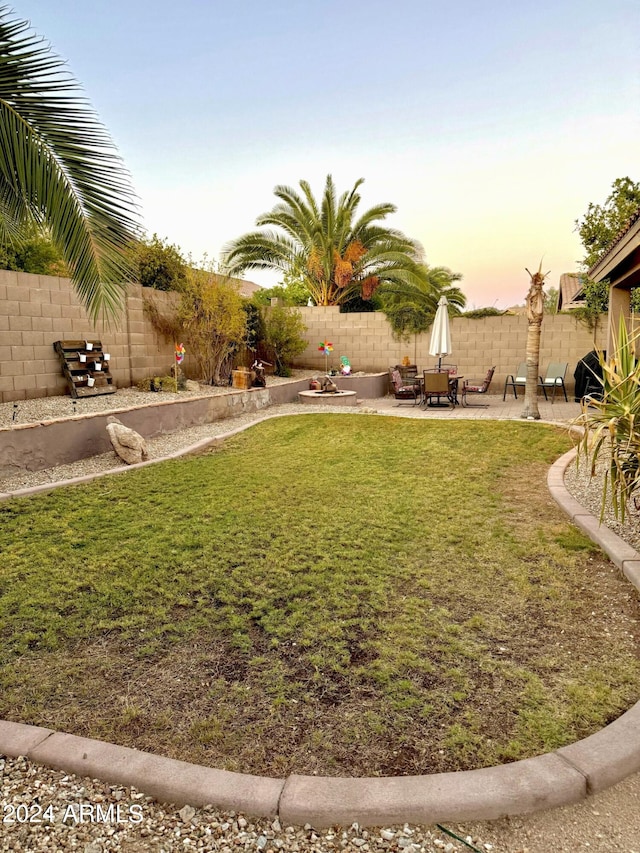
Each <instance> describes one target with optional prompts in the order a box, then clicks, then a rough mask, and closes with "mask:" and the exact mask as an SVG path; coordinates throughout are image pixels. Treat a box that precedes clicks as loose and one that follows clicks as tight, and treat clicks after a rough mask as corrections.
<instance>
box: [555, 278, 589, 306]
mask: <svg viewBox="0 0 640 853" xmlns="http://www.w3.org/2000/svg"><path fill="white" fill-rule="evenodd" d="M581 291H582V276H581V275H580V273H577V272H565V273H562V275H561V276H560V285H559V287H558V311H570V310H571V309H572V308H579V307H580V306H581V305H584V296H583V295H582V293H581Z"/></svg>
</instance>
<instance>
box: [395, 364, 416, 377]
mask: <svg viewBox="0 0 640 853" xmlns="http://www.w3.org/2000/svg"><path fill="white" fill-rule="evenodd" d="M396 370H397V371H398V373H399V374H400V376H402V378H403V379H415V378H416V376H417V375H418V366H417V365H416V364H396Z"/></svg>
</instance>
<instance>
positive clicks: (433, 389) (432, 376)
mask: <svg viewBox="0 0 640 853" xmlns="http://www.w3.org/2000/svg"><path fill="white" fill-rule="evenodd" d="M423 377H424V379H423V385H422V403H423V405H425V406H426V405H431V403H430V400H432V399H433V398H434V397H437V398H438V405H440V397H446V399H447V400H448V401H449V408H451V409H453V406H454V398H453V394H452V393H451V387H450V385H449V373H448V372H447V371H443V370H441V371H435V372H434V371H431V370H425V371H424V372H423Z"/></svg>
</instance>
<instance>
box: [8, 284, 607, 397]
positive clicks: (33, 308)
mask: <svg viewBox="0 0 640 853" xmlns="http://www.w3.org/2000/svg"><path fill="white" fill-rule="evenodd" d="M152 295H153V298H154V299H155V300H156V301H157V302H158V303H159V306H160V307H163V308H164V309H166V310H167V311H170V310H171V308H172V306H173V305H175V304H176V300H177V297H176V295H175V294H171V293H162V292H158V291H152ZM299 310H300V312H301V314H302V317H303V319H304V322H305V324H306V325H307V333H306V337H307V340H308V346H307V349H306V350H305V352H304V353H303V354H302V355H301V356H300V357H299V358H298V360H297V366H299V367H310V368H314V369H317V370H318V371H321V370H324V366H325V360H324V356H323V355H322V354H321V353H320V352H318V345H319V343H320V342H321V341H325V340H328V341H331V343H332V344H333V347H334V350H333V354H332V355H333V357H332V360H331V361H332V363H333V365H334V366H338V365H339V361H340V356H341V355H346V356H347V357H348V358H349V360H350V361H351V364H352V366H353V369H354V370H355V371H357V370H365V371H369V372H379V371H385V370H386V369H387V368H388V367H389V366H390V365H392V364H397V363H400V362H401V361H402V359H403V357H404V356H408V357H409V359H410V361H411V362H412V363H415V364H417V365H418V366H419V367H421V368H422V367H429V366H431V365H432V364H433V363H434V359H433V357H432V356H430V355H429V333H428V332H427V333H424V334H421V335H418V336H414V337H412V338H411V339H410V340H409V341H408V342H406V343H405V342H399V341H397V340H395V339H394V337H393V335H392V333H391V329H390V327H389V324H388V322H387V319H386V317H385V316H384V314H382V313H380V312H375V313H368V314H340V312H339V310H338V308H319V307H316V308H307V307H305V308H301V309H299ZM602 325H603V326H604V323H603V324H602ZM604 337H605V336H604V332H602V331H601V332H600V334H599V336H598V345H599V346H604ZM76 338H77V339H86V338H97V339H99V340H101V341H102V342H103V344H104V345H105V347H106V348H107V350H108V351H109V352H110V353H111V363H110V366H111V373H112V375H113V378H114V382H115V383H116V384H117V385H118V386H119V387H128V386H130V385H133V384H135V383H136V382H138V381H139V380H140V379H144V378H146V377H148V376H153V375H158V374H166V373H167V372H168V370H169V368H170V367H171V365H172V364H173V345H172V342H167V341H165V340H164V339H163V338H162V337H161V336H160V335H158V334H157V333H156V332H155V330H154V329H153V327H152V325H151V323H150V321H149V319H148V318H147V316H146V314H145V312H144V300H143V288H142V287H140V286H139V285H133V284H131V285H129V288H128V294H127V299H126V308H125V311H124V312H123V315H122V317H121V318H120V322H119V324H118V325H117V326H114V327H113V328H108V327H107V328H104V327H102V326H99V327H95V326H94V325H93V324H92V323H91V321H90V320H89V318H88V316H87V314H86V312H85V310H84V309H83V307H82V306H81V304H80V303H79V301H78V299H77V298H76V295H75V292H74V289H73V285H72V284H71V282H70V281H69V279H66V278H55V277H52V276H40V275H29V274H27V273H19V272H8V271H0V402H9V401H13V400H23V399H28V398H32V397H44V396H53V395H58V394H65V393H66V392H67V389H66V383H65V381H64V379H63V376H62V372H61V368H60V362H59V359H58V356H57V355H56V354H55V352H54V349H53V343H54V341H57V340H73V339H76ZM452 338H453V347H454V352H453V355H452V356H451V357H450V358H449V359H448V361H451V362H454V363H455V364H457V365H458V371H459V373H461V374H463V375H465V376H467V377H472V378H481V377H482V376H483V375H484V373H485V372H486V371H487V369H488V368H489V367H492V366H493V365H496V367H497V369H496V374H495V378H494V385H493V388H494V389H495V390H500V389H501V388H502V387H503V385H504V380H505V377H506V375H507V374H509V373H512V372H513V371H514V370H515V369H516V367H517V365H518V363H519V362H521V361H524V358H525V347H526V338H527V320H526V317H524V316H501V317H486V318H484V319H482V320H470V319H467V318H464V317H461V318H456V319H455V320H453V324H452ZM185 343H186V344H187V357H186V359H185V371H186V373H187V375H193V370H192V369H193V365H192V364H191V363H190V359H189V351H188V343H187V342H185ZM592 348H593V338H592V335H591V333H590V332H589V331H588V330H587V329H585V328H584V327H583V326H581V325H579V324H578V323H577V322H576V320H575V319H574V318H573V317H572V316H571V315H569V314H559V315H556V316H548V317H545V318H544V322H543V324H542V339H541V356H540V366H541V369H542V370H544V368H545V367H546V364H547V363H548V362H549V361H552V360H553V361H567V362H569V370H568V373H567V377H568V380H569V381H568V386H569V387H573V371H574V369H575V366H576V364H577V362H578V359H580V358H581V357H582V356H583V355H585V353H587V352H589V350H591V349H592Z"/></svg>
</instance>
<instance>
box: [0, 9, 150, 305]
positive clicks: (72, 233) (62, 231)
mask: <svg viewBox="0 0 640 853" xmlns="http://www.w3.org/2000/svg"><path fill="white" fill-rule="evenodd" d="M9 16H10V10H9V7H8V6H0V239H3V240H5V241H7V240H8V241H16V240H19V239H20V236H21V235H22V234H23V233H24V232H25V229H28V228H29V227H33V224H34V223H35V224H36V225H37V226H40V227H43V228H46V229H47V231H48V233H49V235H50V236H51V239H52V241H53V242H54V244H55V245H56V247H57V248H58V249H59V251H60V252H61V254H62V256H63V258H64V261H65V263H66V264H67V265H68V267H69V269H70V270H71V275H72V278H73V282H74V285H75V287H76V291H77V293H78V296H79V297H80V300H81V301H82V302H83V303H84V305H85V307H86V308H87V311H88V313H89V314H90V316H91V317H92V319H93V320H96V319H97V318H98V317H99V316H100V315H102V316H103V317H104V318H105V319H110V318H114V317H115V316H116V315H117V313H118V311H119V308H120V305H121V303H122V298H123V294H124V287H125V285H124V282H125V281H126V280H127V278H128V272H129V268H128V264H127V262H126V260H125V256H124V254H123V250H124V248H125V246H126V245H127V243H128V242H129V240H130V239H131V238H132V236H133V235H134V234H136V233H138V232H139V227H138V222H137V216H136V213H135V200H134V199H135V197H134V194H133V191H132V189H131V185H130V180H129V175H128V173H127V172H126V170H125V168H124V165H123V164H122V161H121V160H120V158H119V156H118V154H117V152H116V149H115V145H114V143H113V141H112V140H111V137H110V136H109V134H108V132H107V131H106V129H105V128H104V127H103V125H102V124H101V123H100V121H99V119H98V117H97V116H96V114H95V112H94V111H93V110H92V108H91V107H90V106H89V104H88V103H87V101H86V99H85V98H84V97H83V96H82V93H81V89H80V86H79V85H78V83H77V82H76V81H75V80H74V79H73V78H72V77H71V75H70V74H69V73H68V72H67V71H66V70H65V68H64V64H65V63H64V61H63V60H62V59H61V58H60V57H58V56H56V55H55V54H54V53H53V52H52V51H51V49H50V46H49V45H48V43H47V42H45V41H44V40H43V39H42V38H41V37H39V36H37V35H35V34H34V33H33V32H31V30H30V24H29V22H27V21H22V20H15V19H13V20H12V19H11V18H10V17H9Z"/></svg>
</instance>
